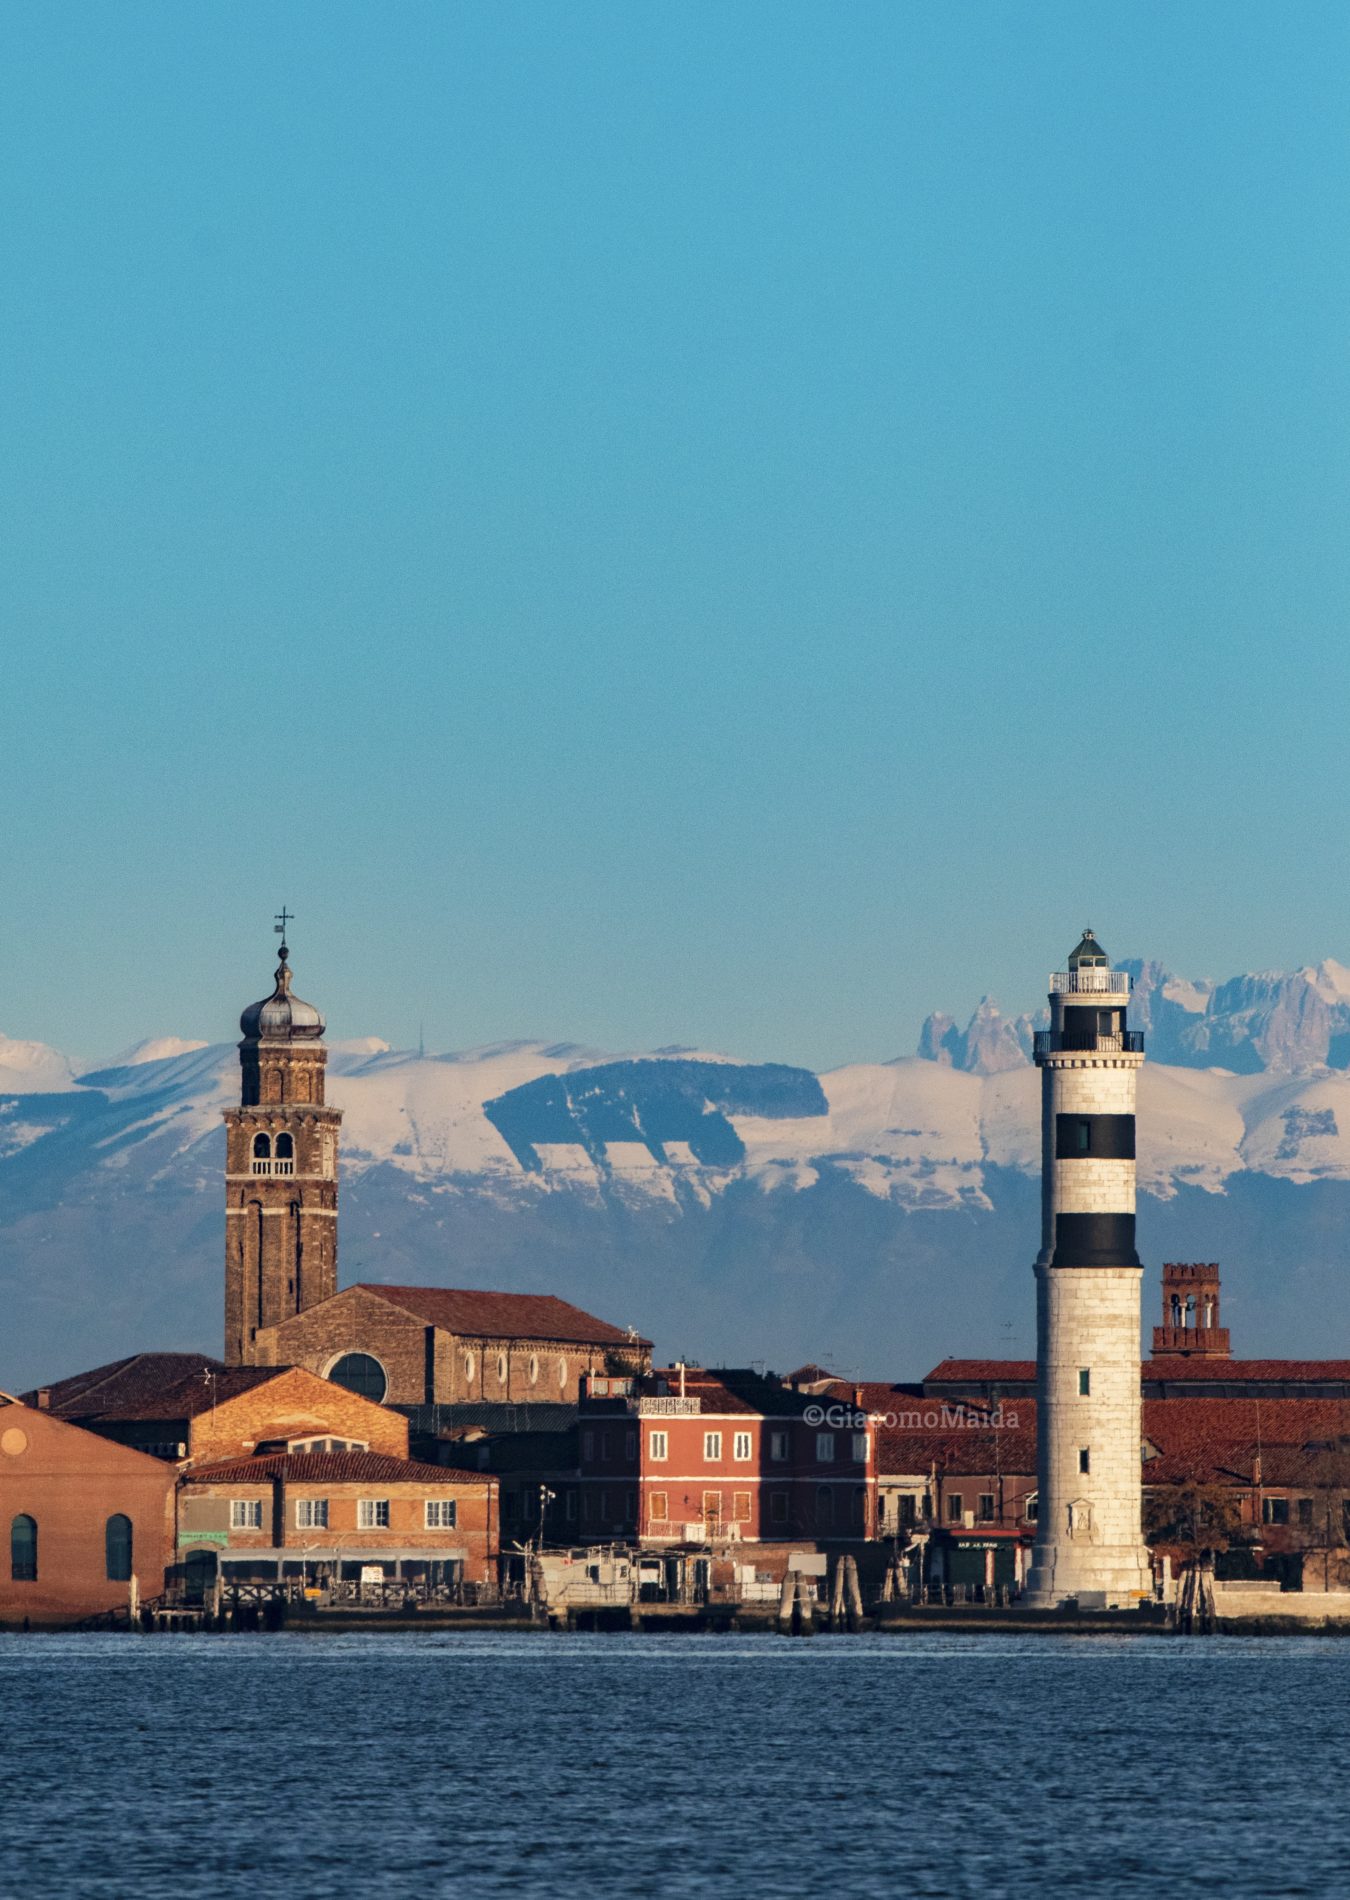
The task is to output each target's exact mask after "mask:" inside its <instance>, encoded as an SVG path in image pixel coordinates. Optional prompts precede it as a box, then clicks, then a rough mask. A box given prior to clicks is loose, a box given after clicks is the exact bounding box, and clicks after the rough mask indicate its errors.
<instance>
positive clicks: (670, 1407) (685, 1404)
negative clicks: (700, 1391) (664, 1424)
mask: <svg viewBox="0 0 1350 1900" xmlns="http://www.w3.org/2000/svg"><path fill="white" fill-rule="evenodd" d="M628 1410H629V1411H630V1412H631V1413H633V1415H634V1416H635V1417H636V1418H697V1417H698V1415H699V1401H698V1400H697V1399H682V1398H679V1397H677V1396H673V1395H672V1396H666V1397H664V1398H649V1399H629V1401H628Z"/></svg>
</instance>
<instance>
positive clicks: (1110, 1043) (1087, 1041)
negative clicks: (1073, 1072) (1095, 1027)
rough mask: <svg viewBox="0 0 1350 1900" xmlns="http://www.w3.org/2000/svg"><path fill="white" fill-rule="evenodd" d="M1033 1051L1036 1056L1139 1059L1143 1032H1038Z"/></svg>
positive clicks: (1040, 1030)
mask: <svg viewBox="0 0 1350 1900" xmlns="http://www.w3.org/2000/svg"><path fill="white" fill-rule="evenodd" d="M1033 1047H1034V1053H1035V1054H1036V1055H1038V1056H1058V1055H1072V1054H1073V1053H1074V1052H1075V1051H1081V1053H1083V1054H1084V1055H1111V1054H1116V1055H1136V1056H1139V1055H1142V1054H1143V1053H1144V1032H1143V1030H1142V1029H1121V1030H1117V1031H1116V1033H1115V1034H1114V1035H1106V1036H1098V1035H1094V1034H1093V1032H1092V1031H1091V1030H1088V1031H1087V1032H1086V1033H1084V1032H1083V1031H1082V1030H1071V1031H1067V1032H1066V1031H1065V1030H1062V1029H1038V1030H1037V1031H1036V1035H1035V1042H1034V1045H1033Z"/></svg>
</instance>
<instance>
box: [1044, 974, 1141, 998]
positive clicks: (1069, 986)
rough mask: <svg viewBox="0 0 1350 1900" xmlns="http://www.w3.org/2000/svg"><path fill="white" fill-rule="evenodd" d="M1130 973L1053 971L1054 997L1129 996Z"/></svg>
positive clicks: (1051, 992)
mask: <svg viewBox="0 0 1350 1900" xmlns="http://www.w3.org/2000/svg"><path fill="white" fill-rule="evenodd" d="M1129 993H1130V978H1129V972H1128V971H1126V970H1052V971H1051V973H1050V994H1051V995H1052V996H1128V995H1129Z"/></svg>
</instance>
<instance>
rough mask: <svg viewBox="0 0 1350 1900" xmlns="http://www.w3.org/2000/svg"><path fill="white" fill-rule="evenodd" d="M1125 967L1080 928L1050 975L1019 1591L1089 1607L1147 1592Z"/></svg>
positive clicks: (1041, 1043)
mask: <svg viewBox="0 0 1350 1900" xmlns="http://www.w3.org/2000/svg"><path fill="white" fill-rule="evenodd" d="M1129 997H1130V979H1129V977H1128V975H1127V974H1126V973H1125V971H1123V970H1113V969H1112V968H1111V964H1110V960H1109V958H1108V957H1107V955H1106V953H1105V951H1104V950H1103V949H1102V947H1101V945H1100V944H1099V943H1098V942H1097V940H1096V938H1095V937H1094V936H1093V934H1092V932H1091V931H1090V930H1085V931H1084V932H1083V937H1082V941H1081V942H1080V943H1079V944H1078V946H1077V948H1076V949H1075V950H1074V952H1073V954H1072V955H1071V956H1070V958H1069V967H1068V969H1067V970H1060V971H1056V972H1055V973H1054V974H1053V975H1052V976H1051V978H1050V1027H1049V1029H1045V1030H1041V1031H1039V1032H1038V1033H1037V1036H1036V1062H1037V1066H1038V1067H1039V1069H1040V1071H1041V1251H1040V1253H1039V1255H1038V1256H1037V1259H1036V1399H1037V1413H1038V1418H1037V1427H1038V1449H1037V1520H1036V1547H1035V1550H1034V1551H1033V1553H1032V1560H1031V1571H1030V1574H1029V1576H1028V1578H1027V1601H1028V1602H1029V1603H1031V1604H1033V1605H1038V1604H1039V1605H1043V1606H1046V1605H1052V1604H1056V1603H1063V1602H1065V1601H1066V1600H1067V1599H1068V1598H1070V1597H1076V1598H1078V1599H1080V1601H1082V1602H1083V1603H1084V1606H1085V1607H1086V1606H1087V1605H1089V1604H1091V1605H1093V1606H1096V1607H1109V1606H1111V1605H1116V1604H1129V1603H1134V1602H1137V1601H1138V1600H1139V1598H1140V1597H1142V1596H1146V1595H1147V1594H1148V1592H1149V1562H1148V1552H1147V1550H1146V1548H1145V1545H1144V1539H1143V1530H1142V1524H1141V1509H1142V1485H1141V1470H1140V1423H1141V1420H1140V1397H1139V1326H1140V1311H1139V1294H1140V1280H1141V1279H1142V1277H1143V1269H1142V1267H1141V1266H1140V1264H1139V1256H1138V1254H1137V1253H1136V1252H1135V1243H1134V1095H1135V1076H1136V1074H1137V1073H1138V1070H1139V1068H1140V1066H1141V1065H1142V1063H1143V1060H1144V1038H1143V1035H1142V1033H1141V1032H1140V1031H1138V1030H1133V1029H1131V1028H1129V1026H1128V1023H1127V1021H1126V1014H1127V1009H1128V1005H1129Z"/></svg>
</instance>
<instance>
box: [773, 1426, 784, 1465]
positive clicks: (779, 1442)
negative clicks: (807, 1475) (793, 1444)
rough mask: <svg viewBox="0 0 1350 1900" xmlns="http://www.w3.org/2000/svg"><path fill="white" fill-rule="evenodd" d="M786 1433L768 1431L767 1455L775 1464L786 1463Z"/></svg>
mask: <svg viewBox="0 0 1350 1900" xmlns="http://www.w3.org/2000/svg"><path fill="white" fill-rule="evenodd" d="M787 1455H788V1435H787V1433H786V1432H770V1433H769V1456H770V1458H772V1460H773V1462H774V1463H775V1464H776V1465H784V1464H786V1463H787Z"/></svg>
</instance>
